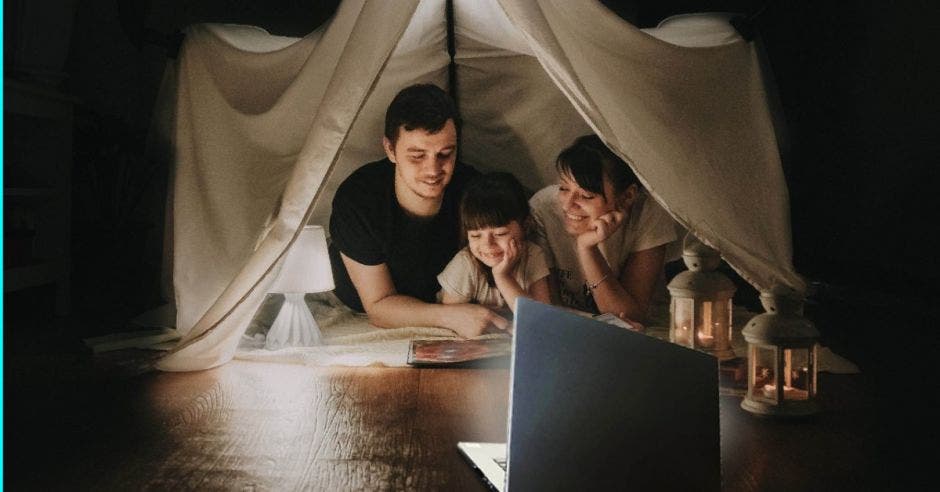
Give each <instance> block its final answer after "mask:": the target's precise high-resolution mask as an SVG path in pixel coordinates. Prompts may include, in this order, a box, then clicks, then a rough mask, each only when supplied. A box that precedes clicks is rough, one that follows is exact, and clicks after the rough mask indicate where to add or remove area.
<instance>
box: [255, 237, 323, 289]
mask: <svg viewBox="0 0 940 492" xmlns="http://www.w3.org/2000/svg"><path fill="white" fill-rule="evenodd" d="M333 287H334V285H333V271H332V270H331V269H330V255H329V252H328V251H327V248H326V233H325V232H324V230H323V227H320V226H316V225H308V226H305V227H304V229H303V230H302V231H300V236H298V237H297V240H296V241H294V244H292V245H291V247H290V250H289V251H288V252H287V255H286V258H284V262H283V263H282V264H281V271H280V273H279V274H278V276H277V280H275V282H274V285H273V286H272V287H271V288H270V289H269V290H268V292H281V293H291V292H299V293H307V292H325V291H328V290H333Z"/></svg>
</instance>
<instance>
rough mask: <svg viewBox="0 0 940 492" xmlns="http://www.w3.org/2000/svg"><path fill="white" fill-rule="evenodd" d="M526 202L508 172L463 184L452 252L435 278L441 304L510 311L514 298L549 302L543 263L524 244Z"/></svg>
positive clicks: (539, 253)
mask: <svg viewBox="0 0 940 492" xmlns="http://www.w3.org/2000/svg"><path fill="white" fill-rule="evenodd" d="M529 221H530V212H529V203H528V201H527V200H526V195H525V191H524V190H523V188H522V185H521V184H519V181H518V180H516V178H515V177H514V176H513V175H512V174H509V173H489V174H485V175H482V176H479V177H477V178H475V179H474V180H473V181H471V182H470V183H468V184H467V188H466V189H465V190H464V195H463V199H462V200H461V202H460V226H461V231H462V234H461V238H462V239H465V240H466V247H464V248H463V249H461V250H460V251H459V252H457V255H456V256H454V259H453V260H451V261H450V263H448V265H447V267H446V268H444V271H443V272H441V274H440V275H438V276H437V280H438V282H439V283H440V284H441V302H442V303H444V304H456V303H464V302H471V303H478V304H481V305H484V306H488V307H492V308H496V309H500V308H505V307H507V306H508V307H509V308H510V309H513V308H514V307H515V301H516V297H519V296H525V297H529V298H532V299H535V300H536V301H540V302H544V303H549V302H550V293H549V285H548V264H547V263H546V261H545V254H544V253H543V252H542V249H541V248H540V247H539V246H537V245H535V244H534V243H531V242H528V241H526V239H525V232H526V228H527V224H528V223H529Z"/></svg>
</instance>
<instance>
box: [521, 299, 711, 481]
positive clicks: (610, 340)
mask: <svg viewBox="0 0 940 492" xmlns="http://www.w3.org/2000/svg"><path fill="white" fill-rule="evenodd" d="M514 323H515V324H514V328H515V334H514V340H513V358H512V366H511V374H512V376H511V377H512V383H511V395H510V410H509V443H508V451H509V453H508V470H507V479H506V482H507V486H508V487H511V490H543V489H551V490H565V489H575V488H577V489H581V488H584V487H585V486H588V487H590V488H595V487H597V488H616V489H621V488H625V487H631V488H634V487H635V488H637V489H640V490H643V489H656V490H662V489H668V490H673V489H675V490H718V489H719V488H720V482H721V471H720V470H721V469H720V466H721V461H720V434H719V422H718V362H717V359H715V358H714V357H712V356H710V355H707V354H703V353H700V352H697V351H694V350H690V349H687V348H685V347H681V346H678V345H675V344H672V343H669V342H665V341H662V340H659V339H656V338H652V337H649V336H646V335H643V334H641V333H636V332H632V331H630V330H626V329H624V328H621V327H618V326H614V325H611V324H608V323H603V322H600V321H596V320H593V319H590V318H587V317H583V316H579V315H576V314H572V313H570V312H567V311H565V310H563V309H560V308H556V307H552V306H547V305H544V304H540V303H538V302H535V301H531V300H529V299H525V298H519V300H518V304H517V306H516V316H515V321H514Z"/></svg>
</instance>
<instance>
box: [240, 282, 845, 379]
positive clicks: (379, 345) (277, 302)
mask: <svg viewBox="0 0 940 492" xmlns="http://www.w3.org/2000/svg"><path fill="white" fill-rule="evenodd" d="M281 299H282V298H281V297H280V296H277V295H271V296H268V298H267V299H266V300H265V302H264V304H262V306H261V308H260V309H259V310H258V312H257V313H256V314H255V317H254V318H253V319H252V321H251V325H250V326H249V328H248V330H247V331H246V333H245V335H244V336H243V337H242V342H241V344H240V345H239V347H238V350H237V352H236V353H235V358H236V359H243V360H256V361H265V362H286V363H294V364H305V365H310V366H386V367H405V366H407V365H408V364H407V362H406V360H407V357H408V346H409V343H410V342H411V340H413V339H426V338H457V337H456V335H455V334H454V333H453V332H452V331H450V330H447V329H443V328H422V327H409V328H395V329H385V328H377V327H375V326H373V325H371V324H369V321H368V319H367V318H366V316H365V315H363V314H358V313H355V312H353V311H352V310H350V309H349V308H347V307H346V306H344V305H343V304H342V303H341V302H340V301H339V300H338V299H337V298H336V296H334V295H333V294H332V293H327V294H309V295H307V297H306V301H307V305H308V306H309V307H310V309H311V311H312V312H313V315H314V318H316V320H317V322H318V323H319V324H320V329H321V331H322V333H323V338H324V344H323V345H321V346H317V347H291V348H284V349H281V350H267V349H265V348H264V333H265V332H266V331H267V329H268V327H270V325H271V322H272V321H273V320H274V318H275V316H277V312H278V310H279V309H280V307H281V302H282V301H281ZM654 313H655V314H654V316H653V317H652V319H651V322H650V325H649V326H647V328H646V334H647V335H650V336H653V337H656V338H660V339H663V340H669V330H668V328H667V327H668V325H669V306H668V305H660V306H656V307H655V308H654ZM756 314H757V313H753V312H750V311H748V310H746V309H743V308H740V307H737V308H735V310H734V316H733V323H734V329H733V335H732V347H733V349H734V352H735V354H737V355H738V356H745V355H746V354H747V343H746V342H745V341H744V337H743V336H742V335H741V328H742V327H743V326H744V325H745V324H746V323H747V322H748V321H749V320H750V319H751V318H753V317H754V316H755V315H756ZM486 336H487V335H484V337H486ZM819 371H820V372H831V373H835V374H854V373H858V372H860V371H859V368H858V366H856V365H855V364H853V363H852V362H851V361H849V360H847V359H845V358H844V357H841V356H839V355H837V354H835V353H833V352H832V351H831V350H829V349H828V348H826V347H821V348H820V350H819Z"/></svg>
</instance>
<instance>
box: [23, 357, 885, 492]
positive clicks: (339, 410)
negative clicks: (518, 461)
mask: <svg viewBox="0 0 940 492" xmlns="http://www.w3.org/2000/svg"><path fill="white" fill-rule="evenodd" d="M8 362H9V360H8ZM118 368H119V366H114V365H113V364H110V365H109V364H108V363H107V362H102V361H101V360H99V361H98V362H97V363H95V365H91V366H90V365H89V360H88V358H83V357H74V358H70V357H63V356H61V355H59V356H55V357H52V356H50V358H49V359H48V360H44V359H42V358H41V357H39V356H34V357H33V358H32V359H24V358H20V359H19V360H18V361H17V363H16V364H8V365H7V386H6V389H7V394H6V427H5V433H6V449H5V456H6V466H5V474H6V477H5V482H6V485H7V486H9V487H10V489H11V490H147V489H150V490H301V489H303V490H485V487H484V486H483V484H482V482H481V481H480V480H479V478H478V477H477V476H476V475H475V473H474V472H473V471H472V470H471V468H470V467H469V466H467V464H466V463H465V462H464V461H463V459H462V458H461V457H460V456H459V455H458V454H457V451H456V449H455V444H456V442H457V441H460V440H477V441H503V440H504V436H505V431H506V412H507V396H508V371H507V370H505V369H476V370H469V369H446V370H445V369H420V370H418V369H387V368H356V369H348V368H310V367H303V366H295V365H281V364H267V363H256V362H241V361H233V362H231V363H229V364H226V365H225V366H222V367H220V368H217V369H213V370H209V371H202V372H194V373H145V374H139V375H135V376H128V375H127V373H126V372H124V373H122V372H121V371H119V370H118ZM44 369H45V370H44ZM870 384H871V383H870V382H869V380H868V379H867V378H866V377H865V376H864V375H851V376H848V375H846V376H835V375H827V374H823V375H821V379H820V387H821V388H822V395H823V399H822V403H823V405H824V407H825V409H826V410H825V411H824V412H823V413H822V414H821V415H819V416H818V417H817V418H815V419H813V420H810V421H806V422H798V423H789V422H778V421H770V420H760V419H757V418H754V417H753V416H751V415H750V414H748V413H746V412H744V411H743V410H741V409H740V407H739V406H738V405H739V403H740V399H739V398H737V397H733V396H722V397H721V433H722V438H721V439H722V441H721V447H722V474H723V484H724V486H723V488H724V489H725V490H730V491H752V490H800V491H802V490H883V489H884V484H883V482H882V481H881V479H882V475H881V472H882V468H883V467H882V466H881V464H880V463H879V458H878V457H879V449H878V446H877V444H876V443H877V442H878V441H877V439H875V436H876V434H877V429H876V428H875V426H876V425H877V420H876V418H874V415H875V407H874V398H873V397H872V395H873V394H874V393H873V392H872V391H871V389H872V388H871V387H870ZM684 459H695V457H694V456H677V457H676V462H677V469H681V463H682V460H684Z"/></svg>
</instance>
